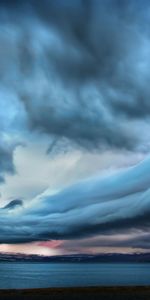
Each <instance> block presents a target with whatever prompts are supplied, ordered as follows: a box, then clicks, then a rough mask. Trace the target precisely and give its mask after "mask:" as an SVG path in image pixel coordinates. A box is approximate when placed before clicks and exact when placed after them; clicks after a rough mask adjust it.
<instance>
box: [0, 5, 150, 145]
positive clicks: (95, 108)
mask: <svg viewBox="0 0 150 300" xmlns="http://www.w3.org/2000/svg"><path fill="white" fill-rule="evenodd" d="M0 3H1V6H0V7H1V14H0V21H1V22H0V24H1V26H2V27H1V33H2V32H3V30H4V29H6V32H5V34H4V35H2V36H1V37H0V39H1V40H2V43H1V44H2V51H1V53H0V57H1V60H2V61H3V64H2V68H1V70H0V71H1V72H0V78H1V80H2V82H3V84H4V86H6V88H7V89H10V90H11V93H14V95H15V96H17V97H18V98H19V99H20V101H22V103H23V104H24V109H25V110H26V113H27V116H28V126H29V128H30V129H32V130H38V132H40V134H42V133H46V134H47V135H49V136H50V138H53V139H54V140H55V139H57V140H59V139H61V138H66V139H67V140H69V141H71V143H72V144H73V145H77V146H81V147H83V148H85V149H88V150H93V149H99V148H101V149H105V148H106V147H108V148H119V149H122V148H126V149H130V150H138V151H143V150H144V151H145V150H146V151H148V149H149V146H148V138H147V136H146V137H145V135H146V130H145V134H144V135H143V134H142V135H141V132H142V133H143V131H144V129H143V128H145V127H144V125H143V123H144V124H145V123H146V124H149V115H150V101H149V96H150V89H149V79H150V72H149V70H150V59H149V57H150V55H149V54H150V36H149V29H148V24H149V20H150V15H149V10H148V7H149V3H148V1H142V0H141V1H140V0H139V1H134V0H132V1H129V0H127V1H117V0H115V1H112V0H106V1H98V0H93V1H90V0H87V1H81V0H78V1H77V0H76V1H73V0H72V1H67V0H63V1H60V0H57V1H54V0H52V1H48V0H47V1H46V0H45V1H38V0H37V1H34V0H33V1H29V0H28V1H22V0H20V1H13V5H12V1H1V2H0ZM6 49H11V55H10V52H9V53H8V52H7V51H6ZM8 69H9V73H8V72H6V71H7V70H8ZM140 122H142V126H140ZM129 128H130V130H129ZM140 131H141V132H140ZM143 141H144V142H143Z"/></svg>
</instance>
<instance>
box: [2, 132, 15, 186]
mask: <svg viewBox="0 0 150 300" xmlns="http://www.w3.org/2000/svg"><path fill="white" fill-rule="evenodd" d="M13 150H14V146H12V145H8V143H5V142H4V141H3V139H2V138H1V142H0V182H3V181H4V174H5V173H10V174H13V173H14V172H15V167H14V164H13Z"/></svg>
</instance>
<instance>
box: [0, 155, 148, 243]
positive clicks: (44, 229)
mask: <svg viewBox="0 0 150 300" xmlns="http://www.w3.org/2000/svg"><path fill="white" fill-rule="evenodd" d="M149 168H150V159H147V160H145V161H143V162H142V163H140V164H139V165H137V166H136V167H132V168H130V169H129V170H126V171H124V172H121V173H119V174H117V175H112V176H109V177H106V178H98V177H97V178H93V179H90V180H87V181H83V182H80V183H78V184H76V185H74V186H72V187H70V188H67V189H65V190H63V191H61V192H59V193H57V194H54V195H47V196H46V195H43V196H42V195H39V196H38V197H37V198H35V199H33V201H32V202H31V203H30V205H28V206H27V207H19V208H16V209H15V208H14V209H13V211H12V210H9V209H7V210H6V209H1V210H0V217H1V218H0V228H1V232H0V242H1V243H20V242H31V241H36V240H49V239H75V238H81V237H82V238H83V237H88V236H92V235H94V234H97V233H99V234H101V235H103V234H108V235H109V234H115V233H116V231H117V233H119V232H126V231H127V230H132V231H133V230H134V231H135V230H141V231H143V232H144V231H145V232H146V231H148V230H149V226H150V221H149V220H150V203H149V196H150V188H149V187H150V178H149ZM139 182H140V184H139ZM127 243H130V241H128V242H127ZM130 244H131V246H132V247H133V242H131V243H130ZM134 244H135V243H134Z"/></svg>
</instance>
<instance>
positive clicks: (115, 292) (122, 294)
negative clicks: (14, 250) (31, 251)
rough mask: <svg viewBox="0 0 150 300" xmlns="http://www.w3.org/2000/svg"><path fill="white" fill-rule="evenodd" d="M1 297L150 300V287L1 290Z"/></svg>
mask: <svg viewBox="0 0 150 300" xmlns="http://www.w3.org/2000/svg"><path fill="white" fill-rule="evenodd" d="M0 299H1V300H9V299H13V300H15V299H29V300H30V299H33V300H34V299H35V300H36V299H39V300H40V299H42V300H43V299H47V300H48V299H50V300H51V299H53V300H55V299H56V300H63V299H66V300H69V299H70V300H71V299H78V300H80V299H87V300H88V299H89V300H92V299H96V300H98V299H100V300H103V299H104V300H120V299H121V300H150V287H92V288H90V287H89V288H51V289H30V290H0Z"/></svg>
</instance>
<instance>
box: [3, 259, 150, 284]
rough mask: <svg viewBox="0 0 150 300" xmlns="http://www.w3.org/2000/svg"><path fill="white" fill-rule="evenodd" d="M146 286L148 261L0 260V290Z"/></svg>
mask: <svg viewBox="0 0 150 300" xmlns="http://www.w3.org/2000/svg"><path fill="white" fill-rule="evenodd" d="M135 285H136V286H139V285H140V286H145V285H150V263H20V262H17V263H16V262H4V263H0V289H20V288H25V289H26V288H48V287H86V286H90V287H92V286H135Z"/></svg>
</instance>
